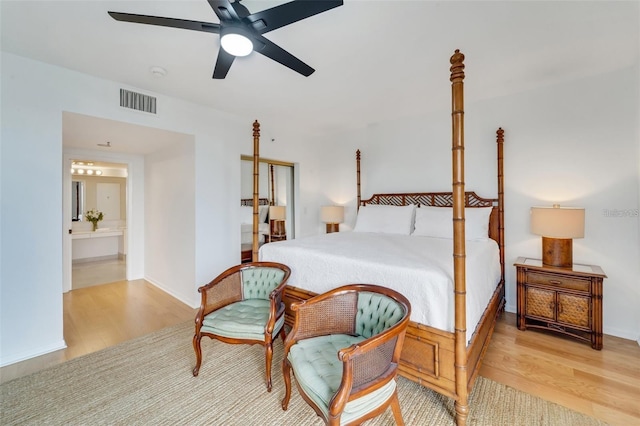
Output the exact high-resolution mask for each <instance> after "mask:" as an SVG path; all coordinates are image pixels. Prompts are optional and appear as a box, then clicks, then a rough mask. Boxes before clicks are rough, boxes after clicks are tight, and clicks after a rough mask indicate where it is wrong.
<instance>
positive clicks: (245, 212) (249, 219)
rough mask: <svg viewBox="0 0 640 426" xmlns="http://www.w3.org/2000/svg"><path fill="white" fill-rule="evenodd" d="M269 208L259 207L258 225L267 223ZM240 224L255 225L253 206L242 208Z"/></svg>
mask: <svg viewBox="0 0 640 426" xmlns="http://www.w3.org/2000/svg"><path fill="white" fill-rule="evenodd" d="M268 214H269V206H260V207H258V215H259V216H258V223H265V222H266V221H267V215H268ZM240 223H253V206H240Z"/></svg>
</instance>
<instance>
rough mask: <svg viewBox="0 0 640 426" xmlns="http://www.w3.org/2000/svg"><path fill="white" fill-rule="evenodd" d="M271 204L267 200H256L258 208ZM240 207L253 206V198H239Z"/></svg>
mask: <svg viewBox="0 0 640 426" xmlns="http://www.w3.org/2000/svg"><path fill="white" fill-rule="evenodd" d="M270 204H271V203H270V202H269V199H268V198H259V199H258V205H259V206H268V205H270ZM240 205H241V206H253V198H241V199H240Z"/></svg>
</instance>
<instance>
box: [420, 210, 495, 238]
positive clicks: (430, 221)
mask: <svg viewBox="0 0 640 426" xmlns="http://www.w3.org/2000/svg"><path fill="white" fill-rule="evenodd" d="M492 209H493V208H492V207H468V208H466V209H465V210H464V216H465V217H464V219H465V237H466V239H467V240H487V239H488V238H489V216H490V215H491V210H492ZM411 235H419V236H420V235H421V236H425V237H436V238H453V207H432V206H423V207H420V208H418V209H416V222H415V229H414V231H413V233H412V234H411Z"/></svg>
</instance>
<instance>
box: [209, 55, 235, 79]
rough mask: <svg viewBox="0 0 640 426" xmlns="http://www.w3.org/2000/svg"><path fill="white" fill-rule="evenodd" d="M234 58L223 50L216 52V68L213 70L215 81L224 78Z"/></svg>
mask: <svg viewBox="0 0 640 426" xmlns="http://www.w3.org/2000/svg"><path fill="white" fill-rule="evenodd" d="M235 58H236V57H235V56H233V55H232V54H230V53H227V51H226V50H224V49H223V48H220V51H219V52H218V59H217V60H216V67H215V68H214V69H213V78H215V79H223V78H225V77H226V76H227V73H228V72H229V68H231V64H233V60H234V59H235Z"/></svg>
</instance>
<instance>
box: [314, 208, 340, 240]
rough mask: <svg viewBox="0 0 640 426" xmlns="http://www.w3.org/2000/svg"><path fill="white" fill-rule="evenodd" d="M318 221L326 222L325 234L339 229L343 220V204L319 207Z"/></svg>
mask: <svg viewBox="0 0 640 426" xmlns="http://www.w3.org/2000/svg"><path fill="white" fill-rule="evenodd" d="M320 221H321V222H323V223H326V224H327V234H330V233H332V232H339V231H340V224H341V223H342V222H344V206H323V207H321V208H320Z"/></svg>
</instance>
